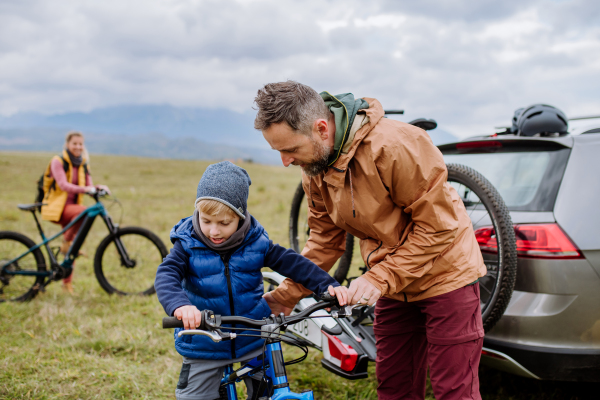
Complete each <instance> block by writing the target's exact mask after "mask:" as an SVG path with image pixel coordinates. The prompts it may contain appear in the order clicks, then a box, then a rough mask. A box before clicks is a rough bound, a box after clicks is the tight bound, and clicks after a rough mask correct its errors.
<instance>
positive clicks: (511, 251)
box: [446, 164, 517, 332]
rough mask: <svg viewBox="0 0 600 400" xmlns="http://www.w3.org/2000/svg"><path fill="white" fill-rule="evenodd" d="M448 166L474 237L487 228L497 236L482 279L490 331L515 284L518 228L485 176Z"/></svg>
mask: <svg viewBox="0 0 600 400" xmlns="http://www.w3.org/2000/svg"><path fill="white" fill-rule="evenodd" d="M446 167H447V168H448V183H450V185H451V186H452V187H453V188H454V189H455V190H456V191H457V192H458V194H459V196H460V197H461V198H462V201H463V203H464V205H465V208H466V209H467V213H468V214H469V217H470V218H471V223H472V224H473V230H474V231H475V236H476V237H479V236H480V235H481V234H482V233H483V232H484V231H487V233H488V234H489V235H491V237H492V238H493V237H494V236H495V238H496V244H497V248H496V250H495V251H488V250H482V255H483V261H484V263H485V266H486V268H487V274H486V275H485V276H484V277H481V278H479V289H480V296H481V300H480V301H481V315H482V319H483V328H484V330H485V331H486V332H488V331H489V330H490V329H492V327H493V326H494V325H496V323H497V322H498V320H499V319H500V317H502V314H504V311H505V310H506V307H507V306H508V303H509V301H510V298H511V296H512V292H513V289H514V286H515V281H516V277H517V245H516V239H515V231H514V228H513V224H512V220H511V218H510V212H509V210H508V208H507V207H506V204H505V203H504V200H502V197H501V196H500V194H499V193H498V191H497V190H496V188H494V186H493V185H492V184H491V183H490V182H489V181H488V180H487V179H486V178H484V177H483V175H481V174H480V173H479V172H477V171H475V170H474V169H472V168H469V167H467V166H464V165H460V164H447V165H446ZM488 245H489V242H488Z"/></svg>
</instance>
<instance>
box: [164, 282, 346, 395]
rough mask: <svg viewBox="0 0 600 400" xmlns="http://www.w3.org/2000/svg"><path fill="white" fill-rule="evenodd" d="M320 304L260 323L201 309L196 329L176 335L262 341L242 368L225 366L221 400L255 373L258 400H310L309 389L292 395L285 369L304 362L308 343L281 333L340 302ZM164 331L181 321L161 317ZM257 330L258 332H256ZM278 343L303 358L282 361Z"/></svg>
mask: <svg viewBox="0 0 600 400" xmlns="http://www.w3.org/2000/svg"><path fill="white" fill-rule="evenodd" d="M319 298H320V301H318V302H317V301H315V302H314V304H312V305H311V306H309V307H307V308H306V309H304V310H303V311H302V312H299V313H297V314H295V315H290V316H285V315H284V314H283V313H281V314H280V315H277V316H276V315H274V314H271V316H270V317H268V318H267V317H265V318H263V319H262V320H253V319H250V318H246V317H237V316H221V315H215V314H214V313H213V312H212V311H210V310H203V311H201V313H202V319H201V323H200V326H199V327H198V329H188V330H181V331H179V332H178V333H177V335H178V336H180V337H181V336H183V335H202V336H207V337H209V338H210V339H211V340H213V341H214V342H221V341H224V340H231V339H235V338H236V337H237V336H255V337H261V338H264V339H265V343H264V345H263V354H262V355H261V356H259V357H256V358H254V359H252V360H250V361H249V362H247V363H245V364H244V365H242V366H241V367H240V368H238V369H236V370H234V369H233V366H232V365H228V366H226V367H225V373H224V376H223V379H222V380H221V390H220V394H221V399H222V400H226V399H228V400H236V399H237V392H236V389H235V384H236V382H239V381H241V380H242V379H243V378H245V377H252V376H255V375H257V374H259V375H260V372H261V371H262V376H261V377H260V382H261V384H260V385H259V390H258V391H257V392H258V393H257V396H256V398H257V399H258V400H262V399H267V398H269V399H271V400H282V399H298V400H313V399H314V396H313V392H312V390H303V391H302V392H301V393H294V392H292V391H291V390H290V388H289V381H288V378H287V373H286V369H285V366H286V365H291V364H296V363H299V362H302V361H304V360H305V359H306V356H307V354H308V349H307V348H306V345H307V343H306V342H305V341H304V340H302V339H300V338H298V337H295V336H291V335H288V334H286V333H282V331H285V330H286V329H287V328H289V327H290V326H293V325H295V324H298V323H301V322H302V321H305V320H312V319H320V318H323V315H322V314H320V311H322V310H324V309H325V308H329V307H338V308H339V303H338V302H337V299H336V298H335V297H334V296H331V295H330V294H329V293H323V294H321V295H320V296H319ZM353 308H354V307H352V306H345V307H341V308H339V309H338V310H334V311H332V312H331V316H329V314H327V317H325V318H330V319H331V318H335V319H340V318H344V317H346V316H348V315H351V314H352V311H353ZM225 324H235V325H244V326H247V327H251V328H254V329H248V328H237V327H228V326H224V325H225ZM163 328H164V329H169V328H183V322H182V321H180V320H179V319H177V318H176V317H166V318H163ZM257 328H258V329H257ZM322 329H323V332H324V334H327V335H335V334H336V333H337V331H336V332H334V331H331V330H329V329H328V328H327V326H323V328H322ZM223 330H231V331H234V330H244V331H246V332H248V331H255V332H256V334H236V333H235V332H223ZM281 342H284V343H287V344H290V345H292V346H296V347H299V348H300V349H302V350H303V351H304V355H303V356H301V357H300V358H298V359H295V360H291V361H288V362H285V360H284V358H283V349H282V347H281Z"/></svg>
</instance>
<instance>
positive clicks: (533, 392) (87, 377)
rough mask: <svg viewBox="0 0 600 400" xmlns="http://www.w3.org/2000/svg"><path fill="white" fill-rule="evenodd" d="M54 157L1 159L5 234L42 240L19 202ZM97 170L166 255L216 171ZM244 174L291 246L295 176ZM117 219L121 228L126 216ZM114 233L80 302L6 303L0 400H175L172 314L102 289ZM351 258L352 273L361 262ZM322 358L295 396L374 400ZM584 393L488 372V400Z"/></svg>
mask: <svg viewBox="0 0 600 400" xmlns="http://www.w3.org/2000/svg"><path fill="white" fill-rule="evenodd" d="M50 157H51V154H35V153H0V182H1V187H0V230H14V231H19V232H22V233H25V234H26V235H28V236H30V237H31V238H32V239H34V240H35V241H37V240H38V239H39V236H38V234H37V231H36V230H35V226H34V223H33V220H32V218H31V215H29V214H28V213H24V212H21V211H19V210H18V209H17V208H16V204H17V203H28V202H31V201H33V198H34V193H35V191H34V189H35V182H36V181H37V179H38V178H39V176H40V174H41V173H42V172H43V169H44V168H45V166H46V163H47V162H48V161H49V159H50ZM92 161H93V164H92V166H91V169H92V173H93V177H94V182H95V183H104V184H107V185H109V186H110V187H111V189H112V191H113V193H114V194H115V195H116V196H117V197H118V198H119V199H120V201H121V202H122V204H123V211H124V213H123V218H122V221H121V224H122V225H124V226H131V225H135V226H143V227H146V228H148V229H150V230H152V231H154V232H155V233H157V234H158V235H159V236H160V237H161V238H162V240H163V241H164V242H165V244H167V247H170V242H169V240H168V235H169V231H170V229H171V227H172V226H173V225H174V224H175V223H176V222H177V221H179V220H180V219H181V218H184V217H187V216H188V215H190V214H191V212H192V210H193V202H194V199H195V193H196V185H197V183H198V180H199V178H200V176H201V174H202V172H203V171H204V169H205V168H206V166H207V165H208V164H209V163H208V162H201V161H178V160H159V159H147V158H134V157H118V156H95V157H94V158H93V160H92ZM242 166H243V167H244V168H246V169H247V170H248V172H249V174H250V176H251V178H252V181H253V184H252V186H251V188H250V200H249V210H250V212H251V213H252V214H253V215H254V216H255V217H256V218H257V219H258V220H259V221H260V222H261V223H262V224H263V225H264V226H265V228H266V229H267V231H268V232H269V235H270V237H271V238H272V239H273V240H274V241H275V242H278V243H280V244H282V245H284V246H288V239H287V234H288V232H287V226H288V216H289V205H290V203H291V197H292V195H293V193H294V190H295V188H296V186H297V184H298V182H299V179H300V174H299V171H298V170H297V169H284V168H280V167H270V166H261V165H256V164H243V165H242ZM88 200H89V199H88ZM87 204H91V201H88V203H87ZM110 212H111V214H112V215H113V217H114V218H115V219H116V220H117V221H118V220H119V215H120V210H119V209H118V207H113V208H111V209H110ZM44 229H46V231H47V232H57V231H58V229H57V226H56V225H53V224H50V223H44ZM106 233H107V231H106V228H105V227H104V226H103V224H102V223H101V222H98V221H97V223H96V224H95V226H94V227H93V228H92V231H91V232H90V235H89V236H88V239H87V242H86V244H85V245H84V248H83V250H84V251H86V252H87V254H89V256H88V257H87V258H79V259H78V260H77V265H76V268H75V273H74V286H75V295H74V296H71V295H67V294H65V293H63V292H62V290H61V287H60V284H56V283H54V284H52V285H50V286H49V287H48V288H47V290H46V292H45V293H41V294H40V295H39V296H38V297H37V298H35V299H34V300H33V301H31V302H29V303H21V304H14V303H10V304H6V303H4V304H0V329H1V332H2V334H1V335H0V398H6V399H28V398H31V399H56V398H61V399H145V398H148V399H161V398H174V395H173V393H174V388H175V385H176V381H177V378H178V372H179V368H180V357H179V356H178V355H177V354H176V352H175V350H174V348H173V340H172V332H171V331H164V330H162V329H160V327H159V321H160V319H161V318H162V317H163V315H164V312H163V310H162V307H161V306H160V304H159V303H158V301H157V300H156V297H155V296H151V297H146V298H139V297H136V298H122V297H115V296H109V295H107V294H106V293H105V292H103V291H102V289H101V288H100V287H99V285H98V283H97V282H96V279H95V277H94V274H93V270H92V266H93V254H94V252H95V249H96V247H97V245H98V243H99V242H100V240H101V239H102V238H103V237H104V236H105V235H106ZM355 260H357V261H355V264H354V266H353V269H354V270H355V271H356V268H357V267H358V265H359V261H358V257H355ZM286 355H287V357H286V358H288V359H289V358H291V357H295V356H298V355H299V353H298V352H297V351H296V350H295V349H291V348H289V347H286ZM320 359H321V354H320V353H319V352H317V351H315V350H311V351H310V353H309V359H308V360H307V361H305V362H304V363H301V364H298V365H293V366H290V367H288V373H289V377H290V381H291V383H292V389H294V390H300V389H305V388H309V387H310V388H312V389H313V390H314V391H315V398H319V399H375V398H376V397H377V396H376V382H375V379H374V375H375V374H374V366H371V368H370V375H371V376H370V378H369V379H366V380H362V381H347V380H344V379H342V378H339V377H337V376H335V375H333V374H331V373H329V372H327V371H325V370H324V369H322V368H321V367H320ZM398 362H402V360H398ZM581 388H582V386H580V385H576V386H573V385H571V386H569V385H566V386H565V385H561V384H552V383H538V382H533V381H531V380H526V379H521V378H513V377H511V376H508V375H505V374H501V373H498V372H495V371H489V370H483V372H482V393H483V395H484V398H486V399H505V398H507V399H508V398H510V399H534V398H535V399H562V398H565V399H566V398H586V397H585V395H583V394H581V393H582V392H581V391H580V389H581ZM429 390H431V389H429ZM428 398H432V397H431V396H430V397H428Z"/></svg>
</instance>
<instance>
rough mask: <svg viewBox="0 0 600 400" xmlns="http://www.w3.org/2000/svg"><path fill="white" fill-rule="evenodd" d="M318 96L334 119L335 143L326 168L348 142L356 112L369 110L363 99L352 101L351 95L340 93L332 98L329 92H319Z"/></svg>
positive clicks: (333, 161) (334, 160) (352, 96)
mask: <svg viewBox="0 0 600 400" xmlns="http://www.w3.org/2000/svg"><path fill="white" fill-rule="evenodd" d="M320 96H321V97H322V98H323V100H324V101H325V105H326V106H327V108H329V111H330V112H331V113H332V114H333V116H334V119H335V142H334V145H333V152H332V154H331V156H330V157H329V160H328V163H327V165H328V166H331V165H332V164H333V163H335V162H336V160H337V159H338V157H339V156H340V154H341V152H342V148H343V147H344V144H345V143H346V141H347V140H348V134H349V132H350V129H351V128H352V124H353V123H354V117H356V113H357V112H358V110H362V109H365V108H369V103H367V102H366V101H365V100H364V99H354V95H353V94H352V93H342V94H337V95H335V96H334V95H332V94H331V93H329V92H321V93H320Z"/></svg>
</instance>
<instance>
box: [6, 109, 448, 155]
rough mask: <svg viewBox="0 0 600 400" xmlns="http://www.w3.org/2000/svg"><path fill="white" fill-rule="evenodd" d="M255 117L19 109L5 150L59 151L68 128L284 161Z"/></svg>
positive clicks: (117, 140)
mask: <svg viewBox="0 0 600 400" xmlns="http://www.w3.org/2000/svg"><path fill="white" fill-rule="evenodd" d="M254 117H255V113H254V112H247V113H237V112H235V111H231V110H227V109H206V108H190V107H173V106H170V105H123V106H115V107H106V108H99V109H96V110H93V111H90V112H87V113H85V112H69V113H64V114H56V115H42V114H39V113H18V114H15V115H13V116H10V117H0V150H23V151H32V150H35V151H60V149H61V148H62V143H63V140H64V135H65V133H66V132H67V131H69V130H79V131H82V132H84V134H85V136H86V143H87V145H88V148H89V149H90V151H91V152H92V154H93V153H105V154H127V155H138V156H148V157H165V158H185V159H210V160H220V159H237V158H245V159H252V160H254V161H255V162H259V163H263V164H279V163H280V162H281V161H280V158H279V155H278V154H277V152H275V151H273V150H271V149H270V147H269V145H268V143H267V142H266V141H265V140H264V139H263V138H262V135H261V134H260V132H257V131H256V130H255V129H254ZM429 134H430V136H431V138H432V140H433V143H434V144H436V145H438V144H442V143H448V142H453V141H457V140H458V139H457V138H456V137H455V136H454V135H452V134H451V133H449V132H447V131H445V130H443V129H440V128H437V129H435V130H433V131H430V132H429Z"/></svg>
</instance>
